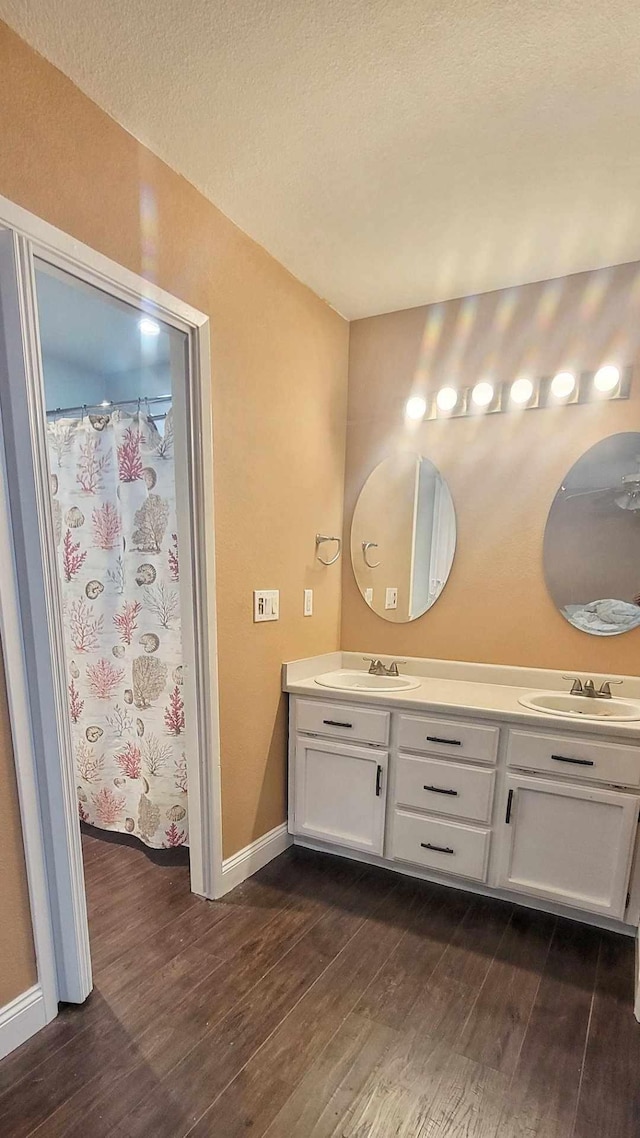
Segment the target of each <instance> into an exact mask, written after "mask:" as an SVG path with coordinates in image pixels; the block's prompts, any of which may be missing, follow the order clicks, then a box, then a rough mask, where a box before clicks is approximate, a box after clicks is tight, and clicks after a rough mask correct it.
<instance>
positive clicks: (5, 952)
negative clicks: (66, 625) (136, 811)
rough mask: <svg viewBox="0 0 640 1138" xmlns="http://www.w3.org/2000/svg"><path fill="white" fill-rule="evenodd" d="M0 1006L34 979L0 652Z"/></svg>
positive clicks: (9, 732)
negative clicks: (0, 828)
mask: <svg viewBox="0 0 640 1138" xmlns="http://www.w3.org/2000/svg"><path fill="white" fill-rule="evenodd" d="M0 802H1V803H2V853H0V913H1V914H2V919H1V920H0V961H1V962H2V966H1V967H0V1008H2V1007H3V1006H4V1005H5V1004H6V1003H8V1002H9V1000H12V999H14V997H15V996H19V995H20V993H21V992H24V991H25V990H26V989H27V988H30V987H31V985H32V984H34V983H35V980H36V969H35V958H34V953H33V940H32V936H31V920H30V917H29V897H28V894H27V881H26V874H25V869H24V850H23V847H22V833H21V830H20V814H19V810H18V795H17V790H16V778H15V769H14V765H13V749H12V745H11V729H10V726H9V709H8V707H7V701H6V695H5V682H4V663H3V660H2V655H1V653H0Z"/></svg>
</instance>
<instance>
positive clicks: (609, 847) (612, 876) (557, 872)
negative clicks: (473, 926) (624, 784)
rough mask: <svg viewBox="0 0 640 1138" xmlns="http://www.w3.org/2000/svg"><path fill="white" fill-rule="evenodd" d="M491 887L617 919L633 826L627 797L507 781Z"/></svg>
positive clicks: (634, 815)
mask: <svg viewBox="0 0 640 1138" xmlns="http://www.w3.org/2000/svg"><path fill="white" fill-rule="evenodd" d="M506 793H507V797H506V801H505V813H504V815H503V818H504V826H503V835H502V841H503V843H504V848H503V851H502V854H503V856H502V866H501V870H500V880H499V882H498V884H499V885H501V886H502V887H504V888H506V889H514V890H516V891H518V892H520V893H532V894H534V895H535V896H537V897H544V898H546V899H547V900H550V901H557V902H558V903H560V904H563V905H571V906H573V907H575V908H576V909H584V910H588V911H590V912H594V913H606V914H607V916H610V917H622V916H623V915H624V910H625V907H626V892H627V882H628V879H629V867H630V864H631V856H632V849H633V845H634V841H635V834H636V825H637V820H638V801H639V800H638V799H637V798H636V797H634V796H633V795H631V794H624V793H621V792H618V791H613V790H599V789H595V788H592V787H589V786H573V785H563V784H562V783H559V782H551V781H548V780H546V779H541V778H526V777H525V776H523V777H519V776H516V775H509V776H508V777H507V783H506Z"/></svg>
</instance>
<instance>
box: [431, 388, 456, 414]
mask: <svg viewBox="0 0 640 1138" xmlns="http://www.w3.org/2000/svg"><path fill="white" fill-rule="evenodd" d="M457 402H458V392H457V391H456V389H455V387H441V388H440V390H439V392H438V394H437V396H436V403H437V404H438V410H439V411H453V409H454V407H455V406H456V404H457Z"/></svg>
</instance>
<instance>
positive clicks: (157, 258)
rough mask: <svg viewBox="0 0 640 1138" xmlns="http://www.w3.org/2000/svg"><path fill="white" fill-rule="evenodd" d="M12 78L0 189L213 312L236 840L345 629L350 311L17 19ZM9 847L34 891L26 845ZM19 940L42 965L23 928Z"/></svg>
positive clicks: (277, 797) (267, 815)
mask: <svg viewBox="0 0 640 1138" xmlns="http://www.w3.org/2000/svg"><path fill="white" fill-rule="evenodd" d="M0 77H1V78H0V137H1V139H2V145H1V146H0V194H2V195H4V196H6V197H7V198H10V199H11V200H12V201H14V202H17V203H19V204H20V205H22V206H24V207H25V208H27V209H29V210H31V211H32V212H33V213H35V214H37V215H38V216H39V217H42V218H44V219H45V220H47V221H49V222H51V223H53V224H54V225H56V226H58V227H59V228H61V229H63V230H65V231H66V232H67V233H70V234H72V235H73V236H74V237H76V238H78V239H79V240H81V241H83V242H86V243H87V244H88V245H90V246H91V247H92V248H94V249H97V250H99V251H100V252H102V253H104V254H106V255H107V256H109V257H111V258H113V259H114V260H115V261H117V262H119V263H120V264H122V265H125V266H126V267H128V268H129V269H132V270H133V271H135V272H137V273H142V274H143V275H145V276H147V277H149V278H150V279H152V280H154V281H155V282H156V283H157V284H159V285H160V286H161V287H162V288H164V289H167V290H168V291H169V292H171V293H173V294H175V295H176V296H178V297H180V298H181V299H183V300H184V301H186V302H188V303H190V304H192V305H194V306H195V307H197V308H199V309H201V310H202V311H204V312H206V313H208V314H209V315H210V317H211V327H212V355H213V388H214V415H215V460H214V476H215V492H216V538H217V572H218V616H219V625H218V636H219V653H220V698H221V734H222V783H223V787H222V790H223V843H224V853H225V855H229V854H232V853H233V852H234V851H236V850H238V849H240V848H241V847H242V846H244V845H246V844H247V843H248V842H251V841H252V840H253V839H254V838H257V837H258V836H260V835H261V834H263V833H265V832H266V831H267V830H269V829H271V828H272V827H273V826H276V825H278V824H279V823H281V822H282V821H283V820H284V818H285V708H284V701H283V699H282V697H281V694H280V665H281V663H282V661H283V660H286V659H292V658H295V657H300V656H304V655H310V654H314V653H316V652H325V651H332V650H334V649H335V648H336V647H337V646H338V642H339V619H340V568H339V566H336V567H335V568H333V569H321V568H320V566H319V565H318V564H317V562H315V560H314V553H315V547H314V535H315V533H316V531H317V530H325V531H326V532H329V533H335V532H338V533H339V532H340V530H341V527H342V494H343V474H344V448H345V440H344V423H345V412H346V383H347V352H348V326H347V324H346V322H345V321H344V320H342V319H341V318H340V317H339V316H338V315H337V314H336V313H335V312H333V311H332V310H331V309H330V308H329V307H328V306H327V305H326V304H324V303H323V302H321V301H320V300H319V299H318V298H317V297H316V296H315V295H314V294H313V293H312V292H310V290H309V289H307V288H305V287H304V286H302V285H301V284H300V283H299V282H298V281H296V280H295V279H294V278H293V277H292V276H291V275H290V274H289V273H288V272H286V271H285V269H283V268H282V267H281V266H280V265H279V264H277V262H276V261H274V260H273V259H272V258H271V257H269V256H268V255H267V254H266V253H265V252H264V250H263V249H261V248H260V247H259V246H257V245H256V244H255V243H254V242H253V241H251V240H249V238H247V237H246V236H245V235H244V234H243V233H241V232H240V230H238V229H237V228H236V227H235V226H234V225H232V224H231V222H229V221H228V220H227V219H226V218H225V217H224V216H223V215H222V214H221V213H220V212H219V211H218V210H217V209H216V208H215V207H214V206H213V205H211V204H210V203H209V202H208V201H207V200H206V199H205V198H204V197H202V195H201V194H199V193H198V192H197V191H196V190H195V189H194V188H193V187H192V186H191V185H189V183H188V182H186V181H185V180H184V179H183V178H181V177H180V176H179V175H178V174H176V173H174V172H173V171H172V170H170V169H169V168H168V167H167V166H166V165H164V164H163V163H162V162H161V161H159V160H158V159H157V158H155V157H154V156H153V155H152V154H151V153H150V152H149V151H148V150H146V149H145V148H144V147H143V146H141V145H139V144H138V143H137V142H136V141H135V140H134V139H133V138H132V137H131V136H130V135H128V134H127V133H126V132H125V131H124V130H123V129H121V128H120V127H119V126H118V125H117V124H116V123H115V122H113V120H112V119H110V118H109V117H108V115H106V114H104V113H103V112H102V111H101V110H99V109H98V108H97V107H96V106H95V104H93V103H92V102H91V101H90V100H89V99H87V98H86V97H85V96H84V95H83V94H82V93H81V92H80V91H79V90H78V89H77V88H76V87H74V86H73V84H72V83H70V82H69V81H68V80H67V79H66V78H65V77H64V76H63V75H62V74H61V73H60V72H59V71H57V70H56V69H55V68H54V67H52V66H51V65H50V64H49V63H47V62H46V61H45V60H43V59H41V58H40V57H39V56H37V55H36V54H35V53H34V52H33V51H32V50H31V49H30V48H28V47H27V46H26V45H25V44H24V43H23V42H22V41H21V40H19V39H18V38H17V37H16V36H15V35H14V34H13V33H12V32H11V31H10V30H9V29H8V28H7V27H6V25H3V24H0ZM144 203H146V204H144ZM149 203H151V206H152V209H153V211H154V212H155V218H156V220H155V227H154V231H153V232H152V233H151V235H150V238H151V239H150V240H149V239H147V248H146V250H143V238H142V232H141V213H142V211H143V209H145V211H146V213H147V216H148V212H149ZM305 586H307V587H308V586H312V587H313V588H314V589H315V598H314V600H315V605H314V616H313V617H312V618H311V619H308V618H307V619H305V618H304V617H303V616H302V590H303V588H304V587H305ZM259 587H265V588H280V590H281V601H280V604H281V619H280V621H279V622H278V623H274V624H261V625H254V624H253V623H252V604H251V601H252V597H251V592H252V590H253V589H254V588H259ZM3 853H4V855H5V862H4V863H3V872H2V876H3V878H4V879H5V880H4V887H6V888H9V889H13V890H16V889H19V885H18V882H19V880H20V873H21V868H20V861H21V859H20V856H19V851H18V853H16V851H15V850H14V851H13V854H12V855H11V856H10V857H8V858H7V857H6V853H7V850H6V843H3ZM16 897H17V899H16V900H15V903H14V909H15V912H16V913H17V914H18V916H19V915H20V913H21V911H22V908H21V906H22V905H23V902H24V895H23V893H17V894H16ZM2 924H3V927H5V929H6V925H7V922H6V920H5V919H3V922H2ZM12 951H13V953H14V955H15V957H16V959H17V960H19V961H21V963H19V964H17V965H16V968H17V972H16V975H17V976H21V975H22V976H25V977H27V979H28V977H29V976H30V972H29V960H30V957H29V951H30V950H27V947H26V946H25V940H24V933H23V932H20V933H16V938H15V944H14V947H13V950H12ZM2 959H3V961H4V960H5V959H6V956H5V955H4V954H3V957H2ZM0 1002H1V1001H0Z"/></svg>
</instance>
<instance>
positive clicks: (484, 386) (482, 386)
mask: <svg viewBox="0 0 640 1138" xmlns="http://www.w3.org/2000/svg"><path fill="white" fill-rule="evenodd" d="M471 398H472V400H473V402H474V403H475V405H476V407H488V406H489V404H490V402H491V400H492V399H493V386H492V385H491V384H490V383H486V382H482V383H476V385H475V387H474V389H473V391H472V392H471Z"/></svg>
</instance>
